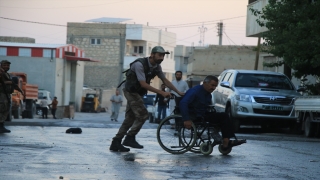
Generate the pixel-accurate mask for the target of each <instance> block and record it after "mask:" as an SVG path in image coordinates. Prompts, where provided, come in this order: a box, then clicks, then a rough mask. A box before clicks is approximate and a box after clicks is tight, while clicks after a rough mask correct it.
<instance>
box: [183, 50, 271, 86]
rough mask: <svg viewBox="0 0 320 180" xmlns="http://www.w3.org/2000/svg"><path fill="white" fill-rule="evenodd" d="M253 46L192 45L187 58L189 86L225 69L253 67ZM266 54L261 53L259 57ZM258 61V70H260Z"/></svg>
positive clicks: (260, 66)
mask: <svg viewBox="0 0 320 180" xmlns="http://www.w3.org/2000/svg"><path fill="white" fill-rule="evenodd" d="M255 49H256V47H255V46H220V45H210V46H209V47H206V48H203V47H200V48H197V47H194V49H193V52H192V54H191V55H190V57H189V59H188V66H187V78H188V81H189V82H190V86H195V85H198V84H199V83H200V82H201V81H202V80H203V79H204V78H205V77H206V76H207V75H216V76H218V75H219V74H220V73H221V72H222V71H224V70H226V69H254V64H255V59H256V51H255ZM264 56H266V54H263V53H261V54H260V58H263V57H264ZM262 69H263V65H262V62H261V61H259V64H258V70H262Z"/></svg>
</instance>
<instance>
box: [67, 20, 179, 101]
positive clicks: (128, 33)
mask: <svg viewBox="0 0 320 180" xmlns="http://www.w3.org/2000/svg"><path fill="white" fill-rule="evenodd" d="M126 20H129V19H120V18H99V19H93V20H89V21H87V22H81V23H79V22H69V23H68V27H67V43H69V44H74V45H76V46H77V47H79V48H81V49H83V50H84V51H85V52H86V54H85V56H86V57H88V58H93V59H96V60H99V61H100V62H98V63H92V64H89V63H86V65H85V69H84V84H85V85H87V86H88V87H89V88H92V89H96V90H99V91H101V90H102V98H101V101H102V107H110V105H111V103H110V101H109V99H110V97H111V95H112V94H114V91H115V88H116V87H117V86H118V85H119V84H120V82H121V81H122V80H123V79H124V74H123V73H122V71H123V70H126V69H128V68H129V64H130V63H131V62H133V61H134V60H136V59H137V58H139V57H147V56H149V55H150V52H151V49H152V48H153V47H154V46H159V45H160V46H163V47H164V49H165V50H167V51H169V52H170V53H171V54H170V55H167V56H166V57H165V59H164V61H163V62H162V64H161V65H162V68H163V71H164V72H165V74H166V76H167V78H168V79H171V77H172V73H174V72H175V69H174V47H175V46H176V44H175V42H176V34H174V33H171V32H167V31H166V30H161V29H157V28H154V27H150V26H147V25H142V24H124V23H123V21H126ZM160 84H161V82H160V80H159V79H158V78H155V79H154V80H152V83H151V85H152V86H154V87H156V88H160Z"/></svg>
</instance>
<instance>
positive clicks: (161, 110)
mask: <svg viewBox="0 0 320 180" xmlns="http://www.w3.org/2000/svg"><path fill="white" fill-rule="evenodd" d="M161 90H162V91H166V86H165V85H164V84H161ZM157 103H158V117H157V119H156V123H159V122H160V120H161V119H164V118H165V117H166V116H167V107H168V106H169V100H168V98H164V97H163V96H162V95H161V94H159V93H157V95H156V100H155V101H154V105H156V104H157ZM161 115H162V116H161ZM160 117H162V118H160Z"/></svg>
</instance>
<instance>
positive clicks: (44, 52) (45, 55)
mask: <svg viewBox="0 0 320 180" xmlns="http://www.w3.org/2000/svg"><path fill="white" fill-rule="evenodd" d="M51 53H52V57H53V58H55V57H56V50H51V49H44V50H43V57H48V58H51Z"/></svg>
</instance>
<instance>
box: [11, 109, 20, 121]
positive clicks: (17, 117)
mask: <svg viewBox="0 0 320 180" xmlns="http://www.w3.org/2000/svg"><path fill="white" fill-rule="evenodd" d="M12 114H13V117H14V119H20V115H21V106H19V107H18V109H17V110H15V111H13V113H12Z"/></svg>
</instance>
